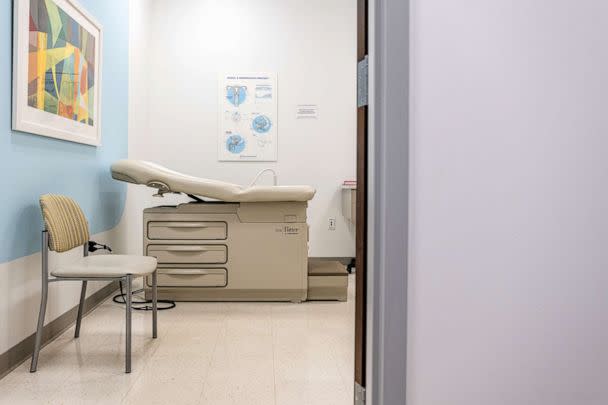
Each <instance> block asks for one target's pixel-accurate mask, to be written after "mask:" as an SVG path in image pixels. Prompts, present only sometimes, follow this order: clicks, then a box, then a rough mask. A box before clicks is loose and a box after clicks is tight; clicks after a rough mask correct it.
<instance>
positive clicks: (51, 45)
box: [12, 0, 103, 146]
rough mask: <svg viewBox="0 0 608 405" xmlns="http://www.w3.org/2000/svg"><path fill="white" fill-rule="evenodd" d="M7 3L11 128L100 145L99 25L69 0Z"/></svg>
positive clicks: (100, 51)
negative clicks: (10, 41)
mask: <svg viewBox="0 0 608 405" xmlns="http://www.w3.org/2000/svg"><path fill="white" fill-rule="evenodd" d="M13 7H14V9H13V109H12V115H13V117H12V118H13V120H12V121H13V122H12V124H13V130H15V131H20V132H28V133H32V134H37V135H42V136H46V137H51V138H57V139H63V140H66V141H71V142H77V143H82V144H87V145H92V146H99V145H101V123H102V121H101V88H102V65H103V63H102V53H103V52H102V49H103V28H102V26H101V24H100V23H99V22H98V21H97V20H96V19H95V18H94V17H93V16H92V15H91V14H90V13H89V12H87V11H86V10H85V9H84V7H82V6H81V5H80V4H79V3H78V2H77V1H75V0H14V4H13Z"/></svg>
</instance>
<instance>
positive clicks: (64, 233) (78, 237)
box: [30, 194, 158, 373]
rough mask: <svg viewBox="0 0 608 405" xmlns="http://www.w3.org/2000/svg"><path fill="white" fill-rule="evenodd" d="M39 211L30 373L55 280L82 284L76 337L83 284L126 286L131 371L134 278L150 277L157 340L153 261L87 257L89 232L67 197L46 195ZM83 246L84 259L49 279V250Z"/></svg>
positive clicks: (78, 320)
mask: <svg viewBox="0 0 608 405" xmlns="http://www.w3.org/2000/svg"><path fill="white" fill-rule="evenodd" d="M40 208H41V209H42V217H43V218H44V224H45V230H44V231H42V298H41V300H40V314H39V315H38V328H37V330H36V341H35V345H34V354H33V356H32V364H31V367H30V372H32V373H33V372H35V371H36V368H37V367H38V355H39V354H40V345H41V343H42V330H43V326H44V316H45V313H46V303H47V299H48V290H49V283H52V282H56V281H82V289H81V291H80V304H79V305H78V315H77V318H76V331H75V332H74V337H75V338H78V336H79V335H80V324H81V322H82V311H83V307H84V301H85V296H86V291H87V281H99V280H119V281H123V282H124V283H125V285H126V298H125V302H126V353H125V371H126V372H127V373H130V372H131V303H132V292H131V291H132V284H133V278H134V277H142V276H147V275H150V274H151V275H152V337H153V338H156V337H157V316H158V314H157V273H156V259H155V258H153V257H147V256H130V255H112V254H110V255H94V256H89V255H88V252H89V250H88V242H89V229H88V223H87V220H86V218H85V216H84V214H83V212H82V210H81V209H80V207H79V206H78V204H77V203H76V202H75V201H74V200H72V199H71V198H69V197H65V196H61V195H52V194H46V195H43V196H41V197H40ZM78 246H83V249H84V256H83V257H82V258H81V259H79V260H78V261H76V262H75V263H72V264H69V265H66V266H59V267H58V268H57V269H55V270H53V271H51V275H52V276H53V277H52V278H49V268H48V256H49V250H52V251H54V252H58V253H61V252H66V251H68V250H71V249H74V248H76V247H78Z"/></svg>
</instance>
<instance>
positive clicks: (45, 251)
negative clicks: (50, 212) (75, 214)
mask: <svg viewBox="0 0 608 405" xmlns="http://www.w3.org/2000/svg"><path fill="white" fill-rule="evenodd" d="M48 246H49V235H48V233H47V232H46V231H44V232H42V294H41V298H40V311H39V312H38V326H37V328H36V340H35V342H34V354H33V355H32V364H31V365H30V372H31V373H34V372H36V369H37V368H38V355H39V354H40V346H42V331H43V329H44V316H45V315H46V302H47V300H48V297H49V265H48V263H49V248H48Z"/></svg>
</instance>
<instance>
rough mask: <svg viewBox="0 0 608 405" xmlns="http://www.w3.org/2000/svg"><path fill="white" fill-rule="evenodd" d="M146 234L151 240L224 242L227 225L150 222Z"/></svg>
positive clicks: (218, 223)
mask: <svg viewBox="0 0 608 405" xmlns="http://www.w3.org/2000/svg"><path fill="white" fill-rule="evenodd" d="M146 233H147V238H148V239H151V240H226V238H227V236H228V224H227V223H226V222H223V221H204V222H203V221H198V222H190V221H150V222H148V225H147V232H146Z"/></svg>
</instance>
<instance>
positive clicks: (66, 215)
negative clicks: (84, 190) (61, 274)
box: [40, 194, 89, 253]
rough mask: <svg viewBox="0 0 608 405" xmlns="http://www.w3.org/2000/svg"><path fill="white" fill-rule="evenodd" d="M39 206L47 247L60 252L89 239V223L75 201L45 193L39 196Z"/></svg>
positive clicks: (80, 244) (82, 243)
mask: <svg viewBox="0 0 608 405" xmlns="http://www.w3.org/2000/svg"><path fill="white" fill-rule="evenodd" d="M40 208H41V209H42V217H43V218H44V225H45V228H46V230H47V231H48V233H49V249H51V250H53V251H55V252H60V253H61V252H66V251H68V250H70V249H74V248H75V247H77V246H82V245H84V244H85V243H87V242H88V241H89V224H88V222H87V219H86V218H85V216H84V213H83V212H82V210H81V209H80V207H79V206H78V204H77V203H76V201H74V200H72V199H71V198H69V197H66V196H62V195H56V194H45V195H43V196H41V197H40Z"/></svg>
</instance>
